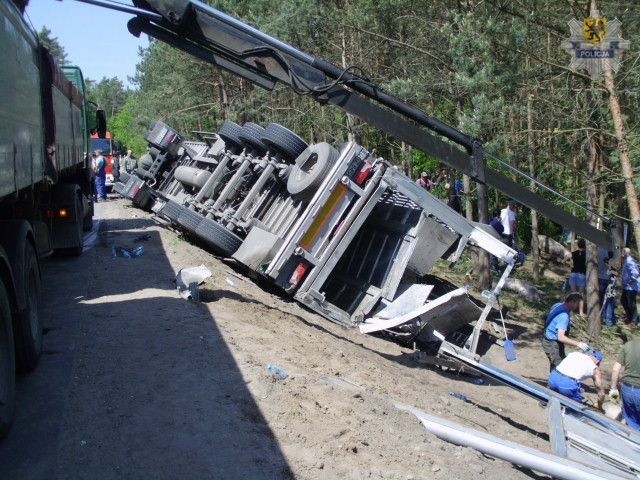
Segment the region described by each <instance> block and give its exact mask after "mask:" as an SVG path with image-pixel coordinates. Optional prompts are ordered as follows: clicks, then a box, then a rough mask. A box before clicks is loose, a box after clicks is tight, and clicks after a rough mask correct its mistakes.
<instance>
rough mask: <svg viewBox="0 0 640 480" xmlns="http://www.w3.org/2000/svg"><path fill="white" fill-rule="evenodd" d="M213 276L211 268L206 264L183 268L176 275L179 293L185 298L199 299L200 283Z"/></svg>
mask: <svg viewBox="0 0 640 480" xmlns="http://www.w3.org/2000/svg"><path fill="white" fill-rule="evenodd" d="M210 276H211V270H209V269H208V268H207V267H205V266H204V265H200V266H199V267H188V268H183V269H181V270H180V271H179V272H178V274H177V275H176V288H177V289H178V295H180V296H181V297H182V298H184V299H185V300H196V301H197V300H198V299H199V294H198V285H200V284H202V283H203V282H204V281H205V280H206V279H207V278H209V277H210Z"/></svg>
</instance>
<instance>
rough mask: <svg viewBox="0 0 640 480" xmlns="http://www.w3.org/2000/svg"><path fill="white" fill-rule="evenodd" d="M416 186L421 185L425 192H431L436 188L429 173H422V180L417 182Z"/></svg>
mask: <svg viewBox="0 0 640 480" xmlns="http://www.w3.org/2000/svg"><path fill="white" fill-rule="evenodd" d="M416 185H420V186H421V187H422V188H424V189H425V190H431V189H432V188H433V186H434V183H433V182H432V181H431V177H430V176H429V175H428V174H427V172H422V173H421V174H420V178H418V179H417V180H416Z"/></svg>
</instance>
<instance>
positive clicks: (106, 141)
mask: <svg viewBox="0 0 640 480" xmlns="http://www.w3.org/2000/svg"><path fill="white" fill-rule="evenodd" d="M96 150H101V151H102V153H104V154H107V155H110V154H111V139H110V138H92V139H91V151H92V152H95V151H96Z"/></svg>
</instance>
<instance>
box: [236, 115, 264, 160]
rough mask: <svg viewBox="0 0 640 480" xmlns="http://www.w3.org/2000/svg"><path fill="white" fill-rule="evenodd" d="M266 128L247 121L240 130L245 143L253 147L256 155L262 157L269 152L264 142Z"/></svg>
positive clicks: (253, 152)
mask: <svg viewBox="0 0 640 480" xmlns="http://www.w3.org/2000/svg"><path fill="white" fill-rule="evenodd" d="M263 133H264V128H263V127H261V126H260V125H258V124H257V123H252V122H247V123H245V124H244V125H243V126H242V130H240V135H239V136H240V139H241V140H242V141H243V142H244V144H245V145H247V146H249V147H251V150H252V152H251V153H252V154H253V156H254V157H262V156H263V155H264V154H265V153H267V146H266V145H265V144H264V143H263V142H262V134H263Z"/></svg>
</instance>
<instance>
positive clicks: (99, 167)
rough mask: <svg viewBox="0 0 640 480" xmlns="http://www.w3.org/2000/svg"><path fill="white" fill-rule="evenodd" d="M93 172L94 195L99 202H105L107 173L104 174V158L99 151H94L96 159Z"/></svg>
mask: <svg viewBox="0 0 640 480" xmlns="http://www.w3.org/2000/svg"><path fill="white" fill-rule="evenodd" d="M93 171H94V173H95V176H96V180H95V181H96V194H97V196H98V199H99V200H102V201H106V200H107V188H106V185H105V183H106V181H107V172H106V163H105V160H104V157H103V156H102V151H101V150H96V159H95V164H94V166H93Z"/></svg>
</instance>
